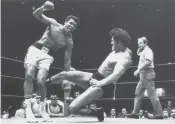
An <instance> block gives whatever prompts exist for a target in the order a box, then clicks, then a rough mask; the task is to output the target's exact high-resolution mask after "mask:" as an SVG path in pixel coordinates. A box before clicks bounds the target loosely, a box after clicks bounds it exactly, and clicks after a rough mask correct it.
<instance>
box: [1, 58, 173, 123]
mask: <svg viewBox="0 0 175 124" xmlns="http://www.w3.org/2000/svg"><path fill="white" fill-rule="evenodd" d="M2 60H3V61H11V62H14V63H16V62H17V63H21V64H22V65H23V63H24V62H23V61H21V60H18V59H12V58H8V57H3V56H1V61H2ZM169 65H175V63H165V64H155V66H169ZM135 67H137V66H130V68H135ZM51 69H55V70H60V71H62V70H63V69H61V68H56V67H51ZM93 70H96V69H84V70H83V71H93ZM1 78H9V79H13V80H21V81H23V82H24V80H25V78H23V77H17V76H10V75H5V74H1ZM155 82H158V83H160V82H161V83H175V80H161V81H155ZM2 83H5V82H2ZM128 84H137V82H121V83H114V89H113V96H112V98H101V99H99V100H114V101H117V100H119V101H122V100H133V99H134V98H118V97H116V94H115V92H116V87H117V85H119V86H118V87H120V85H128ZM64 95H65V94H64ZM2 97H5V98H7V99H11V98H14V99H18V98H20V99H24V96H22V95H15V93H14V94H13V95H11V94H1V99H2ZM144 99H148V98H146V97H145V98H144ZM164 99H172V100H173V99H175V97H173V96H172V97H166V96H162V97H160V100H164ZM41 119H42V118H37V120H38V123H43V122H42V120H41ZM1 122H2V124H12V123H14V122H15V123H21V124H22V123H27V121H26V119H25V118H23V119H20V118H14V117H12V118H9V119H2V118H1ZM44 123H53V124H56V123H59V124H77V123H81V124H85V123H91V124H96V123H104V124H107V123H117V124H137V123H139V124H140V123H142V124H147V123H149V124H153V123H154V124H155V123H163V124H165V123H167V124H174V123H175V119H163V120H148V119H129V118H109V117H106V118H105V119H104V122H98V120H97V118H95V117H84V116H82V117H58V118H52V122H44Z"/></svg>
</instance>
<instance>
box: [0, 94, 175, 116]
mask: <svg viewBox="0 0 175 124" xmlns="http://www.w3.org/2000/svg"><path fill="white" fill-rule="evenodd" d="M79 95H80V92H78V91H76V92H74V93H73V95H72V97H67V98H65V101H66V102H67V103H69V104H70V103H71V102H72V101H73V100H74V99H75V98H76V97H78V96H79ZM39 98H40V96H37V95H36V94H33V97H32V99H31V101H32V111H33V113H34V115H35V117H40V115H39ZM9 109H10V108H9ZM25 109H26V104H25V103H24V101H22V102H21V107H20V108H19V109H17V110H16V112H15V115H14V116H13V117H15V118H25V117H26V116H25ZM45 109H46V112H48V114H49V116H50V117H64V101H61V100H60V99H59V98H58V97H57V95H51V96H50V97H49V99H46V100H45ZM95 109H97V104H96V103H91V104H89V105H88V106H85V107H84V108H82V111H86V112H87V113H88V112H89V111H90V110H95ZM128 113H129V112H128V110H127V107H126V108H121V111H116V109H115V108H111V109H110V112H108V113H107V112H104V117H109V118H127V114H128ZM90 114H91V113H89V115H90ZM163 114H164V118H171V119H174V118H175V107H174V106H173V103H172V101H168V102H167V107H166V108H164V111H163ZM89 115H88V116H89ZM148 115H149V116H151V115H152V116H153V113H151V112H149V111H148V110H143V109H141V110H140V111H139V119H144V118H147V117H148ZM80 116H86V115H81V114H77V115H74V114H70V115H69V117H80ZM92 116H93V115H92ZM1 117H2V118H9V112H8V110H7V111H3V113H2V116H1Z"/></svg>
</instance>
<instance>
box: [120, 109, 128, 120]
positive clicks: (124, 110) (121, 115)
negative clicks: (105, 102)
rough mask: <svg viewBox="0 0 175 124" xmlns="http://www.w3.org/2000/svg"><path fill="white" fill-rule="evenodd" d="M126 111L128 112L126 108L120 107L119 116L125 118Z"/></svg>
mask: <svg viewBox="0 0 175 124" xmlns="http://www.w3.org/2000/svg"><path fill="white" fill-rule="evenodd" d="M127 113H128V112H127V110H126V108H122V110H121V113H119V115H118V116H119V117H120V118H127V117H126V115H127Z"/></svg>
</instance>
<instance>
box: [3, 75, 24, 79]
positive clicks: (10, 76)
mask: <svg viewBox="0 0 175 124" xmlns="http://www.w3.org/2000/svg"><path fill="white" fill-rule="evenodd" d="M1 77H7V78H14V79H20V80H25V78H21V77H13V76H7V75H1Z"/></svg>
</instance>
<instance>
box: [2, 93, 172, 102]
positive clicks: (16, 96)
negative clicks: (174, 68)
mask: <svg viewBox="0 0 175 124" xmlns="http://www.w3.org/2000/svg"><path fill="white" fill-rule="evenodd" d="M1 96H2V97H14V98H24V96H18V95H4V94H1ZM159 98H160V99H161V100H162V99H163V100H164V99H175V97H166V96H159ZM143 99H150V98H149V97H143ZM99 100H134V98H127V97H123V98H121V97H118V98H100V99H98V100H96V101H99Z"/></svg>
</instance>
